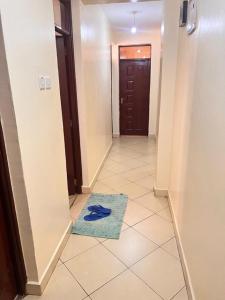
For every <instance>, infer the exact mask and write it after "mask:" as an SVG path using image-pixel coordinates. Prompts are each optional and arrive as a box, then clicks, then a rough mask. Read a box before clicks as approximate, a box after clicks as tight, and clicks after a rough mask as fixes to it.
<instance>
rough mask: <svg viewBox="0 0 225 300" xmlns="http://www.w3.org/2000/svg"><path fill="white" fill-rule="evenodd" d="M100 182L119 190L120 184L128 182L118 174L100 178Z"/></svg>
mask: <svg viewBox="0 0 225 300" xmlns="http://www.w3.org/2000/svg"><path fill="white" fill-rule="evenodd" d="M101 182H102V183H103V184H105V185H107V186H108V187H110V188H112V189H117V190H119V189H120V187H121V186H123V185H127V184H129V183H130V181H128V180H127V179H125V178H124V177H122V176H120V175H114V176H111V177H109V178H106V179H102V180H101Z"/></svg>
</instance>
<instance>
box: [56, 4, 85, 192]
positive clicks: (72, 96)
mask: <svg viewBox="0 0 225 300" xmlns="http://www.w3.org/2000/svg"><path fill="white" fill-rule="evenodd" d="M59 1H60V2H62V3H63V4H64V5H65V6H66V8H67V11H68V16H67V17H68V18H67V20H66V22H67V25H68V26H67V28H68V29H69V30H68V31H67V30H64V29H62V28H60V27H58V26H55V31H56V32H58V33H61V34H63V35H64V36H65V41H66V45H67V47H68V49H69V51H68V60H69V64H68V65H69V69H68V81H69V101H70V110H71V117H72V122H73V135H72V144H73V155H74V159H75V165H74V169H75V173H76V179H77V185H76V192H77V193H78V194H81V193H82V185H83V177H82V163H81V147H80V129H79V116H78V103H77V86H76V72H75V59H74V43H73V26H72V24H73V23H72V8H71V0H59Z"/></svg>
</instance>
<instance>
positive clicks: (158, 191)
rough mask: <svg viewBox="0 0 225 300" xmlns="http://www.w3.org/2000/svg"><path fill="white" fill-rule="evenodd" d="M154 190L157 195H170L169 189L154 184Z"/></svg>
mask: <svg viewBox="0 0 225 300" xmlns="http://www.w3.org/2000/svg"><path fill="white" fill-rule="evenodd" d="M153 191H154V194H155V196H156V197H168V190H161V189H158V188H157V187H156V186H154V187H153Z"/></svg>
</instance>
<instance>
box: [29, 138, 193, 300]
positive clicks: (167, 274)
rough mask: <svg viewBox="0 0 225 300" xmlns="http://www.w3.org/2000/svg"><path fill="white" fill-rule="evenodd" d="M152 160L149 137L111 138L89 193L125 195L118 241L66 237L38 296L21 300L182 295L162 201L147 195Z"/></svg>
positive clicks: (176, 298) (75, 210)
mask: <svg viewBox="0 0 225 300" xmlns="http://www.w3.org/2000/svg"><path fill="white" fill-rule="evenodd" d="M155 164H156V144H155V141H154V140H153V139H150V138H147V137H127V136H124V137H121V138H115V139H114V141H113V146H112V149H111V151H110V153H109V156H108V158H107V160H106V162H105V164H104V166H103V168H102V170H101V172H100V174H99V176H98V180H97V182H96V184H95V187H94V192H96V193H114V194H115V193H125V194H127V195H128V196H129V201H128V207H127V211H126V214H125V218H124V224H123V227H122V233H121V236H120V239H119V240H104V239H99V238H98V239H96V238H92V237H85V236H77V235H71V236H70V239H69V241H68V243H67V246H66V247H65V249H64V251H63V254H62V256H61V259H60V261H59V262H58V265H57V267H56V269H55V271H54V273H53V276H52V278H51V279H50V282H49V284H48V286H47V288H46V290H45V292H44V294H43V295H42V296H41V297H37V296H27V297H26V300H35V299H41V300H45V299H46V300H59V299H60V300H61V299H66V300H74V299H76V300H81V299H93V300H106V299H107V300H125V299H129V300H136V299H140V300H160V299H165V300H170V299H173V300H187V299H188V297H187V293H186V289H185V283H184V279H183V274H182V269H181V264H180V260H179V254H178V251H177V248H176V241H175V237H174V230H173V226H172V219H171V215H170V210H169V207H168V202H167V199H166V198H155V197H154V195H153V182H154V174H155ZM88 196H89V195H84V194H83V195H80V196H79V197H78V199H77V201H76V203H75V205H74V206H73V207H72V209H71V215H72V218H73V220H75V219H76V218H77V217H78V216H79V213H80V211H81V209H82V207H83V206H84V204H85V202H86V200H87V198H88Z"/></svg>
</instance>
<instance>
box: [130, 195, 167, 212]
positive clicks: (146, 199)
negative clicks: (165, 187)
mask: <svg viewBox="0 0 225 300" xmlns="http://www.w3.org/2000/svg"><path fill="white" fill-rule="evenodd" d="M135 202H136V203H138V204H140V205H143V206H144V207H145V208H148V209H150V210H151V211H154V212H156V213H157V212H159V211H161V210H163V209H165V208H166V207H168V201H167V199H166V198H164V197H155V196H154V193H148V194H145V195H143V196H142V197H138V199H135Z"/></svg>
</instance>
